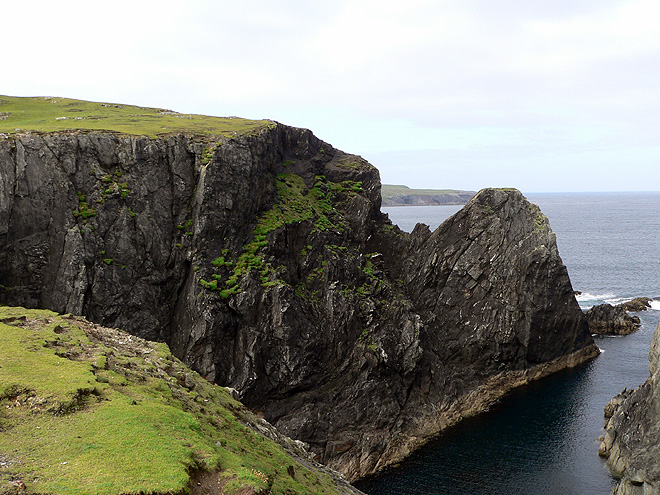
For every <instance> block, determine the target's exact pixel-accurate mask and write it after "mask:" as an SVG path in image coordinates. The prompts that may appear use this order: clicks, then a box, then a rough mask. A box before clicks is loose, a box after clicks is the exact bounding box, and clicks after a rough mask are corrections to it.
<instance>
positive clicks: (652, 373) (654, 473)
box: [598, 324, 660, 495]
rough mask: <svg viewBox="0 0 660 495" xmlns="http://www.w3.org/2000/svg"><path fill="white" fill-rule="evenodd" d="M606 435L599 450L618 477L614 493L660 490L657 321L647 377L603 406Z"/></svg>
mask: <svg viewBox="0 0 660 495" xmlns="http://www.w3.org/2000/svg"><path fill="white" fill-rule="evenodd" d="M605 421H606V424H605V438H604V440H603V442H602V443H601V445H600V448H599V451H598V453H599V454H600V455H601V456H603V457H606V458H607V464H608V466H609V467H610V469H611V470H612V472H613V474H614V475H615V476H616V477H617V478H619V479H620V481H619V484H618V485H617V487H616V488H615V489H614V491H613V492H612V493H613V494H615V495H642V494H644V495H646V494H649V495H651V494H658V493H660V462H659V459H660V428H659V426H660V324H658V327H657V328H656V330H655V334H654V335H653V340H652V342H651V350H650V352H649V378H648V380H646V382H644V384H642V385H641V386H640V387H639V388H638V389H637V390H624V391H623V392H622V393H621V394H619V395H617V396H616V397H614V398H613V399H612V400H611V401H610V402H609V404H608V405H607V406H606V407H605Z"/></svg>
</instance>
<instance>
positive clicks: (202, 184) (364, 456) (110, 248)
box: [0, 122, 598, 479]
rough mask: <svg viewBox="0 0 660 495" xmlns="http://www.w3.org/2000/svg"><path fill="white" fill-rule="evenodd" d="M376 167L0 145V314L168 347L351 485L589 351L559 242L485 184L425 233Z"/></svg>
mask: <svg viewBox="0 0 660 495" xmlns="http://www.w3.org/2000/svg"><path fill="white" fill-rule="evenodd" d="M380 202H381V197H380V179H379V174H378V171H377V170H376V169H375V168H374V167H372V166H371V165H370V164H368V163H367V162H365V161H364V160H363V159H361V158H360V157H357V156H353V155H348V154H346V153H343V152H341V151H339V150H336V149H334V148H333V147H332V146H330V145H329V144H327V143H324V142H322V141H320V140H319V139H317V138H316V137H315V136H314V135H313V134H312V133H311V132H309V131H307V130H303V129H295V128H291V127H287V126H284V125H280V124H276V123H272V122H265V123H261V124H259V125H251V126H248V130H243V131H240V132H235V131H234V132H225V133H224V134H221V135H218V134H190V133H187V132H184V131H179V132H176V133H171V134H167V135H162V136H160V137H151V138H149V137H145V136H135V135H130V134H125V133H110V132H92V131H84V130H82V131H81V130H76V131H66V130H61V131H57V132H52V133H37V132H32V133H26V132H14V133H11V134H6V135H5V136H4V137H3V138H2V139H0V281H1V283H2V287H0V302H3V303H6V304H13V305H22V306H27V307H43V308H50V309H52V310H54V311H58V312H62V313H74V314H80V315H84V316H86V317H87V318H89V319H90V320H91V321H94V322H95V323H99V324H103V325H106V326H112V327H121V328H124V329H126V330H128V331H129V332H131V333H133V334H134V335H138V336H140V337H144V338H148V339H150V340H158V341H163V342H167V343H168V344H169V345H170V347H171V349H172V351H173V353H174V354H175V355H176V356H177V357H178V358H180V359H181V360H183V361H184V362H185V363H186V364H188V365H189V366H191V367H192V368H193V369H195V370H196V371H198V372H199V373H200V374H201V375H203V376H204V377H206V378H207V379H209V380H212V381H215V382H217V383H219V384H221V385H225V386H229V387H232V388H234V389H236V390H237V391H238V393H239V394H240V398H241V400H242V401H243V402H244V403H245V404H246V405H247V406H248V407H250V408H251V409H253V410H255V411H259V413H260V414H263V416H264V417H265V418H266V419H267V420H268V421H270V422H271V423H273V424H274V425H275V426H276V427H277V428H278V429H279V430H280V431H281V432H283V433H284V434H286V435H288V436H290V437H292V438H296V439H299V440H303V441H305V442H307V443H309V445H310V449H311V451H312V452H313V453H314V454H315V455H316V458H317V459H318V460H320V461H322V462H324V463H327V464H328V465H330V466H331V467H333V468H335V469H337V470H339V471H341V472H342V473H344V474H345V475H346V476H347V477H348V478H349V479H355V478H358V477H360V476H364V475H366V474H369V473H372V472H374V471H375V470H378V469H380V468H382V467H384V466H386V465H388V464H390V463H392V462H396V461H397V460H399V459H401V458H402V457H403V456H405V455H407V453H409V452H410V450H411V449H413V448H415V447H417V446H419V445H420V444H421V443H423V442H424V441H426V440H427V439H428V438H430V437H431V436H433V435H434V434H436V433H437V432H438V431H440V430H442V429H443V428H445V427H447V426H448V425H450V424H453V423H454V422H456V421H458V420H460V419H461V418H462V417H464V416H466V415H471V414H475V413H478V412H480V411H481V410H483V409H484V408H485V407H487V406H488V404H490V403H492V402H493V401H494V400H497V398H499V397H500V396H501V395H502V394H504V393H506V391H508V390H509V389H510V388H512V387H514V386H517V385H520V384H523V383H525V382H527V381H529V380H530V379H534V378H538V377H540V376H544V375H546V374H548V373H551V372H552V371H555V370H557V369H560V368H562V367H566V366H572V365H575V364H577V363H580V362H582V361H584V360H586V359H589V358H591V357H593V356H595V355H596V354H597V352H598V351H597V348H596V347H595V346H594V345H593V342H592V339H591V336H590V334H589V332H588V329H587V323H586V320H585V317H584V315H583V313H582V312H581V311H580V308H579V306H578V304H577V302H576V300H575V298H574V296H573V291H572V288H571V284H570V281H569V279H568V274H567V271H566V268H565V267H564V265H563V263H562V262H561V258H560V257H559V254H558V252H557V247H556V243H555V238H554V234H553V233H552V231H551V230H550V228H549V225H548V221H547V219H546V218H545V216H543V214H542V213H541V212H540V211H539V209H538V207H536V206H535V205H532V204H530V203H529V202H528V201H527V200H526V199H525V198H524V197H523V196H522V195H521V194H520V193H519V192H518V191H515V190H503V189H498V190H494V189H489V190H484V191H481V192H480V193H479V194H477V195H476V196H475V197H474V198H473V199H472V200H471V201H470V202H469V203H468V205H467V206H466V207H465V208H464V209H463V210H461V211H460V212H459V213H457V214H456V215H455V216H453V217H452V218H450V219H449V220H448V221H446V222H445V223H444V224H443V225H441V226H440V227H439V228H438V229H437V230H436V231H435V232H430V231H429V229H428V228H427V227H425V226H423V225H418V226H417V227H416V228H415V230H414V231H413V232H412V234H406V233H403V232H401V231H400V230H399V229H398V228H397V227H396V226H393V225H392V224H391V223H390V222H389V220H388V219H387V216H386V215H383V214H382V213H381V212H380Z"/></svg>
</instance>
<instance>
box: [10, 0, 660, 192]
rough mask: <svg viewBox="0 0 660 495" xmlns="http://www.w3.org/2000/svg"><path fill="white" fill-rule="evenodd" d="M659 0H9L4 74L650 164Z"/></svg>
mask: <svg viewBox="0 0 660 495" xmlns="http://www.w3.org/2000/svg"><path fill="white" fill-rule="evenodd" d="M659 11H660V5H656V4H655V3H654V2H652V1H650V0H628V1H626V0H598V1H596V0H582V1H580V2H575V1H568V0H557V1H556V2H544V3H539V2H520V1H519V0H501V1H500V2H478V3H475V2H462V1H459V0H434V1H431V0H410V1H408V2H405V3H402V2H392V1H375V0H350V1H349V0H341V1H336V2H302V1H294V0H281V1H274V0H255V1H251V2H228V1H226V0H221V1H211V0H191V1H189V2H174V1H169V0H164V1H160V2H155V1H140V2H129V1H127V0H117V1H115V2H113V3H99V2H96V3H94V2H92V3H90V2H83V1H77V0H65V1H62V2H45V1H43V2H42V1H24V2H10V3H9V4H8V5H7V6H5V10H4V12H5V18H6V19H12V22H7V23H5V26H4V28H3V30H2V31H1V32H0V42H2V44H3V46H5V47H11V49H10V52H11V56H10V60H11V66H10V68H9V69H8V70H5V71H3V73H2V75H0V87H2V88H3V91H4V92H6V93H8V94H15V95H30V94H32V95H34V94H41V95H61V96H70V97H78V98H84V99H96V100H103V101H119V102H125V103H134V104H142V105H148V106H160V107H167V108H171V109H174V110H178V111H182V112H197V113H207V114H214V115H240V116H245V117H252V118H272V119H275V120H278V121H281V122H284V123H289V124H293V125H298V126H303V127H309V128H311V129H313V130H314V131H315V132H316V133H317V134H318V135H319V136H320V137H322V138H323V139H326V140H328V141H330V142H332V143H333V144H335V145H336V146H338V147H340V148H343V149H345V150H346V151H353V152H357V153H362V154H372V153H373V154H378V153H394V152H397V151H411V150H432V151H433V150H435V151H434V152H437V153H440V154H442V153H449V154H453V153H458V154H459V155H460V156H465V157H467V158H466V160H467V159H468V158H469V160H471V161H475V162H476V161H479V160H482V161H483V160H488V156H489V153H490V156H492V152H493V150H494V149H497V150H499V151H498V152H497V153H496V155H497V156H499V155H500V154H503V153H508V154H509V156H510V158H511V159H512V160H514V161H515V160H518V159H521V160H522V159H523V158H522V157H526V158H527V157H537V158H538V160H539V161H541V160H545V159H547V156H549V155H548V154H547V153H548V149H554V150H557V153H560V154H562V155H561V156H574V157H576V160H577V159H578V158H577V157H579V160H580V164H581V165H580V166H581V167H584V168H586V169H589V170H595V169H596V167H598V161H599V160H600V161H602V156H600V155H598V153H600V151H599V150H602V149H619V150H624V149H627V148H628V149H630V150H631V153H630V154H631V156H635V157H636V158H635V159H636V160H637V163H638V165H639V167H640V168H643V167H645V165H644V164H643V163H642V157H643V156H644V154H643V152H642V151H640V150H644V149H646V150H647V155H646V156H649V157H651V156H656V155H655V153H654V151H653V146H654V145H655V142H656V140H657V138H656V136H655V132H654V130H655V129H657V128H658V116H657V115H656V114H657V111H656V109H657V107H658V104H659V103H660V101H659V99H660V94H659V93H658V91H657V81H658V80H659V78H660V64H658V63H657V60H658V56H659V55H660V36H658V35H657V28H656V26H655V19H657V17H658V13H659ZM484 150H490V151H489V152H486V151H484ZM589 150H592V151H589ZM589 153H591V155H590V154H589ZM452 156H454V155H452ZM457 156H458V155H457ZM589 156H592V159H591V160H590V159H588V157H589ZM617 156H618V155H617ZM622 156H623V155H622ZM548 160H549V159H548ZM388 163H389V162H388ZM483 166H484V169H485V168H487V167H486V165H485V164H484V165H483ZM547 166H552V163H551V162H549V161H548V162H547ZM612 166H614V165H612ZM626 166H627V167H634V166H636V165H635V164H631V163H627V164H626ZM505 169H506V167H505ZM532 170H534V169H533V168H532ZM382 171H383V176H384V177H387V174H388V173H389V170H388V168H387V165H386V166H384V167H383V170H382ZM511 173H518V175H520V172H519V171H518V172H515V171H511ZM542 173H543V171H539V176H541V175H542ZM658 179H660V177H658ZM539 183H543V179H539ZM617 184H618V183H613V184H612V185H611V186H610V188H613V187H617ZM438 186H442V184H438ZM585 187H586V186H585Z"/></svg>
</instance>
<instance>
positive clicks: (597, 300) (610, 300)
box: [575, 292, 660, 311]
mask: <svg viewBox="0 0 660 495" xmlns="http://www.w3.org/2000/svg"><path fill="white" fill-rule="evenodd" d="M575 299H577V302H578V304H579V305H580V308H581V309H584V310H587V309H591V308H592V307H593V306H596V305H597V304H604V303H607V304H611V305H612V306H616V305H617V304H621V303H623V302H627V301H630V300H632V299H635V296H629V297H620V296H617V295H616V294H614V293H612V292H605V293H602V294H591V293H590V292H582V293H581V294H577V295H576V296H575ZM650 304H651V307H650V309H651V310H655V311H660V299H651V302H650Z"/></svg>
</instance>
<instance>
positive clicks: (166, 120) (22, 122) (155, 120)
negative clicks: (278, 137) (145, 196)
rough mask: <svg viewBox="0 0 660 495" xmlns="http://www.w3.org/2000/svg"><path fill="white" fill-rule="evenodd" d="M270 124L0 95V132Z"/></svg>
mask: <svg viewBox="0 0 660 495" xmlns="http://www.w3.org/2000/svg"><path fill="white" fill-rule="evenodd" d="M269 125H272V122H270V121H268V120H247V119H240V118H235V117H225V118H221V117H208V116H204V115H191V114H180V113H177V112H173V111H171V110H162V109H158V108H145V107H137V106H132V105H116V104H111V103H98V102H90V101H83V100H72V99H68V98H54V97H30V98H22V97H12V96H0V133H6V134H13V133H16V132H23V131H38V132H55V131H67V130H89V131H113V132H120V133H124V134H133V135H139V136H142V135H144V136H149V137H157V136H164V135H168V134H178V133H184V134H187V133H190V134H196V135H231V134H234V133H236V134H244V133H249V132H253V131H255V130H258V129H260V128H263V127H267V126H269Z"/></svg>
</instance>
